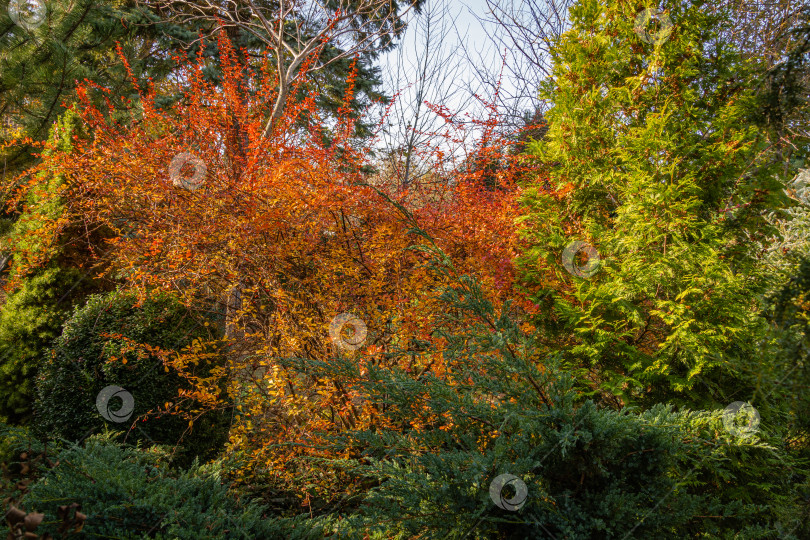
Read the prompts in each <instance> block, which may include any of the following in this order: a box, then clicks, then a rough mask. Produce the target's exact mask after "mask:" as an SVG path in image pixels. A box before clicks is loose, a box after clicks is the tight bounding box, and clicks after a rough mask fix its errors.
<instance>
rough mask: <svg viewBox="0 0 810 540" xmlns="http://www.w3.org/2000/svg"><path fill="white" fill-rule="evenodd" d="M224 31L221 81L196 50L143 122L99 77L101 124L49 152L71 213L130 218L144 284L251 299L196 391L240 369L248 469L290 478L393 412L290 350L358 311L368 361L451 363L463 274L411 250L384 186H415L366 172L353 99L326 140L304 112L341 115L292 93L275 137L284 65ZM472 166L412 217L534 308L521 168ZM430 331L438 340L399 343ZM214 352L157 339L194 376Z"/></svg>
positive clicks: (168, 358)
mask: <svg viewBox="0 0 810 540" xmlns="http://www.w3.org/2000/svg"><path fill="white" fill-rule="evenodd" d="M220 40H221V43H220V45H221V47H222V50H223V51H224V52H225V54H224V59H223V66H222V67H223V72H224V81H223V82H222V85H221V87H219V88H217V87H213V86H211V85H209V84H207V83H206V82H205V81H204V80H203V78H202V76H201V70H202V67H203V62H202V60H200V61H199V63H198V64H196V65H191V66H187V68H186V74H185V76H186V79H187V82H188V91H187V92H186V99H185V100H184V101H182V102H181V103H179V104H177V105H176V106H174V107H173V108H172V109H171V110H168V111H162V110H159V109H158V108H157V107H156V106H155V102H154V98H155V96H154V95H153V93H152V92H151V91H150V90H149V89H147V90H145V91H143V93H142V95H141V100H140V102H139V103H138V106H137V107H133V108H132V109H131V110H130V111H129V112H130V115H131V118H132V121H131V122H127V123H126V124H121V123H118V122H116V121H114V120H112V119H111V113H108V112H102V111H101V110H99V109H98V108H96V107H94V106H93V105H92V104H91V100H90V99H89V97H88V96H89V93H90V92H94V91H99V90H98V89H95V90H94V89H91V88H88V87H83V88H81V89H80V90H79V95H80V97H81V99H82V101H83V102H82V104H81V105H80V106H79V107H78V109H77V110H78V112H79V114H80V115H81V117H82V119H83V120H84V122H85V123H86V124H87V127H88V129H89V131H90V132H91V133H93V134H94V139H93V140H92V141H84V140H76V143H75V147H74V149H73V151H72V152H70V153H58V152H54V153H53V154H52V155H48V156H43V159H44V162H43V164H42V165H41V167H56V168H58V169H59V170H61V171H62V173H63V174H64V176H65V178H66V179H67V182H68V190H67V192H66V197H67V198H68V199H69V201H70V206H71V208H72V211H73V212H75V213H76V214H78V215H80V216H81V217H82V218H83V219H84V220H85V222H86V223H88V224H103V225H106V226H108V227H109V228H111V229H112V230H114V231H115V232H116V233H117V236H116V237H114V238H112V239H110V241H109V246H108V247H109V251H108V257H109V259H108V261H107V262H109V263H110V266H109V267H110V272H114V273H116V274H117V275H124V276H126V285H127V286H128V287H131V288H133V289H135V290H138V291H140V292H141V293H142V294H144V295H145V294H147V292H148V291H149V290H150V289H153V288H160V289H165V290H171V291H175V292H176V293H177V294H178V296H180V297H181V298H183V299H184V300H185V301H186V302H188V303H189V304H191V303H192V302H194V301H195V299H199V298H208V299H211V298H213V299H221V300H225V299H231V300H234V299H235V298H238V299H239V301H238V303H236V304H235V306H236V309H235V310H234V311H233V314H234V317H233V318H232V319H231V320H230V322H232V323H233V324H234V325H235V327H236V328H237V329H238V331H236V332H234V333H231V334H230V335H229V340H228V345H229V347H230V349H229V350H230V353H229V356H228V361H227V364H226V365H224V366H221V367H218V368H216V369H214V370H213V371H212V372H211V375H210V376H209V377H208V378H207V379H205V380H202V379H193V378H191V380H192V382H193V383H194V387H195V390H194V391H192V392H190V393H189V394H188V395H187V396H186V397H192V395H193V397H194V398H196V399H198V400H199V401H200V402H202V403H207V404H208V405H209V406H210V407H216V406H220V405H221V404H222V402H223V399H222V396H221V395H220V394H219V387H218V384H219V383H220V382H221V381H223V380H226V381H227V384H228V386H227V391H228V394H229V397H230V399H232V400H234V402H235V416H234V418H235V421H234V424H233V426H232V429H231V438H230V444H229V452H231V453H232V455H234V456H239V457H241V458H244V460H245V465H244V468H243V472H244V473H255V472H256V471H257V470H269V471H272V474H273V475H274V476H275V479H276V481H277V482H279V483H280V484H282V485H285V484H286V485H288V486H292V485H294V482H295V480H296V477H297V475H298V474H299V471H296V470H295V469H294V468H293V467H292V465H291V464H292V463H293V460H294V458H296V457H297V456H301V455H302V454H307V455H318V452H319V450H318V449H317V448H318V442H319V440H320V437H322V436H323V435H324V434H327V433H330V432H333V431H335V430H343V429H347V428H349V427H352V428H362V427H367V426H370V425H372V424H373V423H376V425H382V424H385V422H386V420H385V418H384V415H380V414H379V412H378V411H375V410H373V409H372V408H371V407H370V406H369V405H368V404H365V403H363V402H361V401H360V400H359V399H357V396H355V395H352V393H351V392H350V391H348V390H347V388H348V387H349V386H350V385H351V383H352V381H351V380H350V379H347V380H317V379H315V378H314V377H310V378H307V379H304V378H302V377H300V376H296V375H294V374H293V373H290V372H289V371H288V370H286V369H284V368H283V367H282V366H280V365H279V362H278V361H277V359H278V358H284V357H307V358H312V359H320V360H328V359H329V358H333V357H334V355H335V354H337V353H338V352H339V351H338V350H337V348H336V347H335V344H334V343H332V342H331V341H330V339H329V333H328V328H329V325H330V322H331V321H332V320H333V319H334V317H335V316H336V315H338V314H340V313H344V312H348V313H351V314H354V315H355V316H356V317H358V318H359V319H361V320H362V321H363V322H364V323H365V325H366V327H367V336H366V339H365V343H364V347H363V348H362V349H361V351H360V353H361V354H358V353H352V354H357V362H358V366H359V368H360V372H359V376H360V377H362V376H363V375H364V373H365V370H366V369H367V366H368V365H369V364H370V363H375V364H384V365H392V364H397V365H399V366H400V367H402V368H404V369H406V370H409V371H410V372H412V373H414V375H415V376H417V375H419V374H421V373H423V372H425V371H427V370H430V371H431V372H433V373H434V374H436V375H437V376H440V377H445V376H449V374H448V372H447V370H448V366H446V365H445V364H444V361H443V356H442V354H441V351H442V346H443V344H442V343H441V342H440V341H439V340H438V339H437V338H435V336H434V335H433V334H432V332H433V330H434V329H435V328H436V327H437V326H438V325H440V324H442V314H443V312H444V311H445V309H446V307H445V306H444V305H440V304H439V303H438V301H437V299H436V293H437V292H439V291H440V290H441V288H442V287H443V286H445V285H446V284H447V283H446V282H444V281H443V280H442V278H440V277H437V276H436V275H433V274H432V273H431V272H430V271H429V270H428V268H426V266H425V265H424V264H423V263H424V262H425V259H426V256H425V255H424V254H421V253H419V252H417V251H414V250H408V249H407V248H409V247H412V246H414V245H415V244H417V243H420V242H423V241H424V240H422V239H419V238H417V237H415V236H414V235H412V234H409V233H408V228H409V227H410V225H409V224H408V223H407V222H405V221H403V215H402V214H401V213H399V212H398V211H397V210H396V209H395V207H394V206H393V205H392V204H391V203H389V202H387V201H386V200H385V198H384V197H382V196H381V195H380V192H382V193H386V194H388V195H390V197H391V198H392V199H393V200H395V201H400V202H403V201H406V200H407V193H402V192H400V191H399V190H398V188H397V186H393V185H388V184H386V183H385V182H381V183H379V184H378V185H377V186H376V189H375V188H373V187H371V186H369V185H366V184H363V181H364V180H365V179H366V177H365V176H364V173H362V172H361V167H362V166H363V165H365V164H367V161H368V158H367V153H366V151H365V150H364V149H362V148H360V149H358V148H357V147H356V146H357V144H356V141H353V140H352V139H351V138H350V134H351V133H352V131H353V130H352V127H353V125H352V123H351V122H352V121H351V120H350V119H349V117H348V115H343V116H341V117H340V118H338V120H337V122H336V124H335V125H333V126H332V127H331V129H330V130H329V131H330V133H329V134H330V135H331V137H332V138H333V140H332V143H331V145H328V146H327V145H325V144H323V142H322V138H321V137H320V134H319V133H318V131H319V129H323V130H326V129H327V128H326V127H325V125H324V126H322V127H321V128H318V129H313V130H309V131H308V130H305V129H301V128H298V127H296V124H295V119H296V118H300V114H302V113H306V115H308V117H309V118H310V119H314V120H315V124H316V125H317V124H318V122H319V121H320V122H322V123H323V124H326V123H327V121H325V120H322V119H319V112H318V110H317V109H316V108H315V105H314V100H313V99H312V96H313V95H314V94H313V93H310V95H309V98H307V99H306V100H304V101H303V102H301V103H293V102H290V103H289V104H288V107H287V112H286V114H285V116H284V117H283V119H282V121H281V122H280V123H279V125H278V126H277V127H276V129H275V130H274V131H273V132H272V133H271V134H270V135H269V136H263V128H264V122H265V118H266V114H267V104H268V103H272V99H273V97H274V88H275V87H274V75H273V72H272V69H271V68H269V67H267V66H269V65H270V64H269V63H268V62H265V63H264V67H262V68H260V69H252V68H246V67H244V66H241V65H240V64H239V60H238V57H237V55H236V54H235V51H233V49H232V48H231V47H230V45H229V44H228V42H227V41H226V40H225V38H224V37H220ZM303 69H306V66H304V68H303ZM353 76H354V74H352V75H351V77H353ZM351 77H350V80H353V79H351ZM300 84H305V83H300ZM350 86H351V85H350ZM302 90H306V89H305V88H304V89H302ZM291 95H296V93H295V92H293V93H291ZM346 98H347V102H348V98H349V96H346ZM344 112H345V111H344ZM487 145H488V146H487V148H488V149H489V150H487V151H489V152H491V151H492V150H491V149H492V148H504V145H503V141H499V140H498V139H497V138H496V137H494V136H490V137H489V139H488V140H487ZM479 155H480V156H485V155H487V154H486V152H483V150H482V152H479ZM178 156H180V157H179V158H178ZM184 156H185V158H187V159H186V163H185V164H183V163H181V161H182V158H184ZM173 161H174V163H173ZM178 173H179V174H178ZM192 173H194V174H195V175H196V176H194V177H192ZM473 176H474V175H473ZM473 180H474V178H472V179H470V178H461V179H460V181H458V182H456V183H455V185H454V186H453V187H448V186H444V187H443V188H442V189H441V190H438V191H437V192H435V193H434V194H433V195H434V196H433V197H431V201H430V202H428V203H426V204H422V205H419V207H418V208H413V216H414V218H415V219H416V221H417V222H418V223H419V225H420V226H421V227H422V228H423V229H424V230H426V231H427V232H428V233H429V234H430V235H431V236H433V238H435V241H436V243H437V245H438V246H439V247H441V248H442V249H443V250H444V251H445V252H446V253H447V254H448V255H449V256H450V258H451V260H452V261H453V262H454V264H455V266H456V268H458V269H460V270H461V271H462V272H464V273H468V274H472V275H475V276H476V277H478V278H479V279H480V280H481V281H482V284H483V289H484V291H485V292H486V293H487V294H488V295H489V296H490V297H491V298H492V299H493V300H494V301H495V303H496V306H501V305H502V302H503V301H504V300H506V299H509V298H512V299H516V300H517V301H518V302H517V303H518V304H519V305H521V306H523V307H525V308H527V309H529V308H530V306H529V305H528V303H526V302H524V301H523V300H522V297H520V296H519V295H518V294H517V293H516V292H515V289H514V279H515V269H514V266H513V263H512V261H513V259H514V256H515V255H516V251H517V248H518V245H517V238H518V235H517V230H516V228H517V226H516V225H514V217H515V216H516V215H517V205H516V203H515V197H514V192H515V190H516V187H515V185H514V181H513V180H510V178H509V174H508V169H507V172H506V173H502V174H501V183H502V186H503V189H501V190H500V191H494V192H487V191H485V190H483V189H481V186H480V183H478V182H476V181H473ZM190 188H196V189H190ZM378 189H379V191H380V192H378V191H377V190H378ZM237 293H238V295H237ZM415 339H418V340H423V341H427V342H430V343H432V344H433V345H434V346H435V352H431V353H429V354H422V355H419V354H408V355H405V354H403V355H390V354H386V353H390V352H391V351H395V350H397V349H402V348H408V347H409V344H410V343H412V340H415ZM133 347H134V345H133ZM205 350H206V346H205V344H201V343H195V344H194V345H193V346H192V347H190V348H189V349H187V350H185V351H183V352H182V354H169V352H168V351H154V350H152V351H151V352H152V353H153V354H158V355H163V356H164V360H165V362H166V365H167V366H171V367H173V368H174V369H176V370H178V371H179V372H180V373H181V374H186V375H188V369H187V368H188V367H189V366H190V365H193V364H194V363H195V362H200V361H209V360H210V358H208V357H206V354H207V353H206V352H205ZM344 354H346V352H345V351H344ZM189 377H190V376H189ZM167 405H170V404H167ZM196 412H199V411H196ZM189 420H190V426H192V425H193V422H191V421H192V420H193V418H189Z"/></svg>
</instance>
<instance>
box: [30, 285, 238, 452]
mask: <svg viewBox="0 0 810 540" xmlns="http://www.w3.org/2000/svg"><path fill="white" fill-rule="evenodd" d="M136 301H137V297H136V296H135V295H133V294H127V293H123V292H113V293H110V294H106V295H92V296H90V297H89V298H88V301H87V303H86V304H85V305H84V306H82V307H80V308H77V309H76V310H75V312H74V313H73V315H72V316H71V318H70V319H69V320H68V321H67V322H66V323H65V325H64V328H63V331H62V334H61V335H60V336H59V338H58V339H57V340H56V344H55V346H54V350H53V353H52V354H51V356H50V358H47V359H43V365H42V367H41V369H40V375H39V378H38V382H37V399H36V403H35V413H36V421H35V426H36V427H37V428H38V429H39V431H40V432H41V433H42V434H43V435H47V436H50V437H56V438H60V437H61V438H64V439H67V440H70V441H76V440H80V439H81V438H83V437H84V436H86V435H88V433H89V432H95V433H98V432H99V431H100V430H102V429H104V428H106V429H110V430H113V431H118V432H123V433H126V432H127V431H128V430H130V429H131V428H133V425H134V426H137V428H133V429H132V431H130V432H129V434H128V436H127V439H126V442H129V443H135V442H137V441H143V442H145V443H150V442H154V443H158V444H169V445H175V444H178V443H179V444H180V445H181V447H180V449H179V452H178V454H179V456H180V458H181V460H180V462H181V463H187V462H188V460H189V459H190V458H191V457H193V456H200V457H201V458H203V459H207V458H210V457H211V456H212V454H213V452H215V451H217V450H218V449H219V448H220V447H221V446H222V444H223V443H224V437H225V435H226V433H227V424H226V422H227V418H226V417H225V414H224V413H223V412H222V411H215V412H212V413H210V414H207V415H205V416H202V417H201V418H200V419H199V420H197V421H195V423H194V425H193V429H192V430H188V431H187V428H188V422H187V421H185V420H183V419H182V418H181V417H179V416H177V415H164V416H158V417H148V418H147V419H146V420H145V421H142V420H141V419H138V417H139V416H140V415H143V414H145V413H147V412H149V411H150V410H153V409H157V408H161V407H163V406H164V405H165V404H166V403H167V402H171V403H178V402H179V398H178V390H179V389H180V388H183V387H187V386H188V385H187V383H185V382H184V381H183V379H181V378H180V377H179V376H178V375H177V374H176V373H174V372H167V371H166V368H164V365H163V363H162V362H161V361H160V360H159V359H157V358H154V357H152V356H149V355H138V354H136V353H134V352H130V353H122V351H121V348H122V346H123V345H124V344H125V340H124V338H127V339H129V340H132V341H134V342H137V343H146V344H148V345H151V346H153V347H154V346H157V347H161V348H163V349H168V350H176V351H179V350H180V349H182V348H183V347H186V346H188V345H190V344H191V343H192V342H193V341H194V340H195V339H203V338H204V339H211V338H213V337H215V336H212V335H211V334H210V332H209V330H208V328H210V327H205V326H204V322H203V321H198V320H195V319H193V318H192V317H191V316H190V314H189V311H188V310H187V309H186V308H184V307H183V306H182V305H180V304H179V303H178V302H177V301H176V300H175V299H173V298H172V297H171V296H168V295H166V294H155V295H154V296H152V297H150V298H148V299H147V300H146V301H145V302H144V304H143V305H142V306H141V307H136V306H135V303H136ZM104 334H108V335H106V336H105V335H104ZM112 334H115V336H112ZM118 336H121V337H118ZM114 358H115V359H116V360H113V361H110V360H112V359H114ZM124 360H126V363H124ZM210 367H211V366H210V365H209V366H200V367H199V368H198V369H197V372H196V373H195V374H197V375H201V376H204V375H205V373H207V371H208V370H209V369H210ZM110 385H116V386H120V387H122V388H124V389H125V390H126V391H127V392H129V393H130V394H131V395H132V396H133V399H134V410H133V413H132V416H131V417H130V418H129V419H128V420H127V421H122V422H110V421H107V420H105V419H104V418H103V417H102V415H101V414H100V413H99V411H98V409H97V408H96V398H97V396H98V394H99V392H100V391H101V390H102V389H103V388H105V387H107V386H110ZM193 405H194V404H193V403H190V404H189V403H185V405H184V406H183V408H182V409H181V410H191V409H192V408H194V407H193ZM121 406H122V402H121V401H119V400H117V399H116V400H113V401H111V403H110V410H112V411H116V410H118V409H119V408H120V407H121ZM136 419H138V420H137V421H136Z"/></svg>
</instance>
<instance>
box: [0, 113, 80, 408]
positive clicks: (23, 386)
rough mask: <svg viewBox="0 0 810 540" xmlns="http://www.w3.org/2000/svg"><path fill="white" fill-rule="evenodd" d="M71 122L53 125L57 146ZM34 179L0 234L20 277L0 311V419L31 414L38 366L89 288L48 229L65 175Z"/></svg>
mask: <svg viewBox="0 0 810 540" xmlns="http://www.w3.org/2000/svg"><path fill="white" fill-rule="evenodd" d="M75 123H76V117H75V115H74V114H73V113H72V112H70V111H68V112H67V113H66V114H65V115H63V117H62V118H60V121H59V122H57V124H56V125H55V126H54V128H52V130H51V135H52V137H54V143H55V145H56V147H57V148H59V149H62V150H67V149H69V148H70V147H71V140H70V137H71V135H72V134H73V133H75V129H74V128H75ZM38 180H39V182H38V184H37V189H32V190H31V191H29V192H28V196H27V197H26V200H25V204H26V208H25V212H24V213H23V214H22V215H21V216H20V217H19V218H18V219H17V220H16V221H15V222H14V223H13V224H11V225H10V226H9V227H8V230H7V231H6V234H5V235H4V236H3V237H2V238H0V245H2V251H4V252H6V253H10V254H13V258H12V259H11V262H10V264H9V266H10V269H9V273H8V275H9V279H16V278H22V281H21V285H20V287H19V288H18V289H17V290H16V291H14V292H12V293H11V294H10V295H9V296H8V297H7V298H6V302H5V304H4V305H3V306H2V311H0V373H1V374H2V377H1V378H0V419H3V421H7V422H15V423H20V422H26V421H27V420H28V419H29V418H30V416H31V405H32V403H33V397H34V393H33V391H34V379H35V377H36V375H37V370H38V366H39V364H40V363H41V361H42V358H43V357H44V356H45V353H46V351H47V349H48V348H50V346H51V345H52V342H53V339H54V338H56V337H57V336H58V335H59V332H60V331H61V327H62V323H64V321H65V320H66V319H67V317H68V316H69V315H70V311H71V310H72V308H73V306H74V305H76V304H77V303H78V302H80V301H81V299H82V298H83V297H84V296H85V295H86V294H87V293H88V291H89V290H90V289H91V288H92V287H93V283H92V281H93V280H92V279H90V278H87V276H85V275H84V273H83V272H81V271H80V270H79V269H77V268H71V267H69V266H67V267H66V266H64V265H62V264H60V263H61V262H63V261H65V260H66V259H69V258H70V257H71V256H72V254H71V250H70V249H69V248H66V246H65V245H63V244H62V242H61V240H62V238H63V236H61V235H59V234H57V235H56V236H54V234H53V233H52V232H51V231H53V227H52V224H53V223H54V222H59V221H60V220H61V219H62V218H63V216H64V201H63V200H62V198H61V197H60V195H59V191H60V189H61V186H62V185H63V184H64V179H63V178H62V176H61V175H59V174H47V173H43V174H41V175H40V176H39V178H38Z"/></svg>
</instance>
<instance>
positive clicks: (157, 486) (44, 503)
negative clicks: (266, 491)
mask: <svg viewBox="0 0 810 540" xmlns="http://www.w3.org/2000/svg"><path fill="white" fill-rule="evenodd" d="M166 458H167V454H166V452H165V451H163V450H160V449H158V448H151V449H149V450H140V449H135V448H131V447H123V446H122V445H120V444H116V443H114V442H112V441H111V440H109V439H107V438H102V437H93V438H91V439H89V440H88V441H87V443H86V445H85V446H84V447H74V448H69V449H67V450H64V451H62V452H60V453H59V455H58V456H56V459H54V461H56V460H58V462H59V464H58V465H57V466H56V467H54V468H53V469H50V470H48V471H47V472H46V473H45V475H44V477H43V478H42V479H41V480H39V481H38V482H35V483H34V484H32V486H31V488H30V491H29V493H27V494H26V495H25V497H24V498H23V499H22V501H21V504H20V506H21V507H22V508H24V509H25V510H26V511H28V512H35V511H37V512H42V513H44V514H45V519H44V521H43V524H42V525H41V526H40V527H38V528H37V532H38V533H40V534H43V533H46V532H48V533H50V534H52V535H53V536H54V538H59V537H60V536H59V535H57V534H56V527H57V526H58V523H59V520H58V519H57V514H56V510H57V507H58V506H60V505H63V504H65V505H67V504H70V503H73V502H78V503H80V504H81V505H82V508H81V511H82V512H83V513H85V514H86V515H87V520H86V521H85V524H84V527H83V529H82V532H81V534H80V535H78V536H77V537H81V538H121V539H140V538H155V539H165V540H170V539H171V540H178V539H188V540H198V539H212V540H213V539H221V538H229V539H230V538H233V539H254V538H262V539H273V538H289V539H296V538H321V537H322V535H320V536H318V535H317V534H316V532H314V531H311V530H310V529H309V528H308V527H305V526H304V524H303V520H302V519H301V518H298V519H274V518H273V517H268V516H266V515H264V509H263V507H262V506H260V505H259V504H257V503H255V502H248V501H244V500H240V499H239V498H238V497H237V496H236V494H234V493H230V492H229V491H228V486H227V484H225V483H224V482H223V481H222V479H221V477H220V474H219V470H218V468H217V467H216V466H215V465H211V466H199V465H197V464H196V463H195V464H194V465H193V466H192V467H191V468H190V469H188V470H186V471H175V470H173V469H171V468H169V467H168V466H167V460H166Z"/></svg>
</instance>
